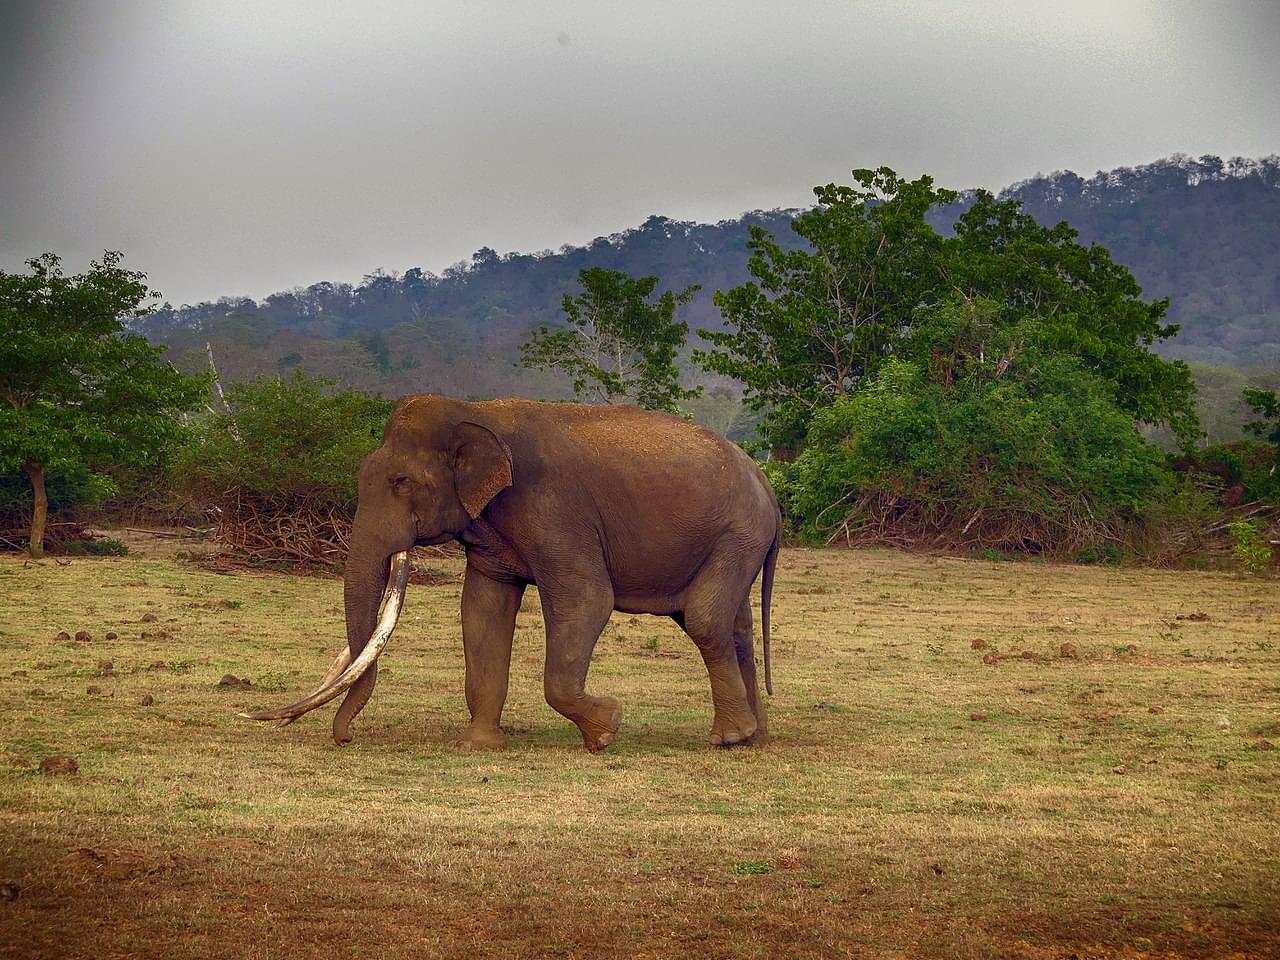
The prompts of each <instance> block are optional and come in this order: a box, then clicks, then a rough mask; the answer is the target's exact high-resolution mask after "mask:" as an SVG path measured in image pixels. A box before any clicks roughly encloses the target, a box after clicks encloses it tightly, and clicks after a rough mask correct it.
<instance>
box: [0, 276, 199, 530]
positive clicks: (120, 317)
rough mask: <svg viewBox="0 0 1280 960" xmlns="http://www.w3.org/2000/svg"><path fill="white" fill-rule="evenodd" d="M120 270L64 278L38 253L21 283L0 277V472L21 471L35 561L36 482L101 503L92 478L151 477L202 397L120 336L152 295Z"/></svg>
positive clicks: (157, 354) (140, 344) (142, 344)
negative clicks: (66, 484)
mask: <svg viewBox="0 0 1280 960" xmlns="http://www.w3.org/2000/svg"><path fill="white" fill-rule="evenodd" d="M121 260H122V257H121V255H120V254H119V253H116V252H113V251H107V252H105V253H104V254H103V255H102V258H101V259H100V260H95V261H93V262H92V263H90V265H89V269H88V271H87V272H85V273H83V274H78V275H75V276H67V275H66V274H65V273H64V272H63V270H62V262H61V260H60V259H59V258H58V257H57V256H55V255H54V254H51V253H47V254H44V255H43V256H40V257H37V258H35V259H33V260H29V261H27V266H28V268H29V271H30V272H28V273H25V274H11V273H3V272H0V343H3V344H4V352H3V354H2V355H0V473H12V472H13V471H15V470H18V469H22V470H23V471H24V472H26V473H27V475H28V477H29V478H30V480H31V484H32V487H33V490H34V492H35V504H36V510H35V511H34V515H33V535H32V545H31V549H32V552H35V553H38V552H39V551H40V549H41V546H40V543H39V542H37V541H39V540H41V539H42V533H43V523H44V517H43V512H42V510H43V508H42V504H43V497H44V482H45V481H44V478H45V476H46V474H47V475H49V476H52V477H56V476H69V475H79V476H84V477H85V478H86V480H85V483H86V490H87V492H89V493H91V494H96V495H101V494H103V493H105V492H106V491H107V489H108V488H109V485H110V483H111V481H110V480H109V478H106V477H104V476H103V475H102V474H101V470H102V468H103V467H105V466H106V465H108V464H123V465H132V466H136V467H151V466H154V465H155V464H156V463H157V462H158V461H159V459H160V457H161V455H162V452H163V451H165V450H166V449H168V448H169V446H170V445H171V444H172V442H173V441H174V438H175V437H176V436H177V435H178V433H179V432H180V430H181V424H180V422H179V419H178V418H179V415H180V414H181V413H183V412H184V411H187V410H190V409H192V408H193V407H195V406H196V405H197V404H198V403H199V402H200V400H201V399H202V398H203V397H204V396H205V394H206V391H207V389H208V382H207V380H206V379H203V378H199V377H196V378H192V377H186V376H184V375H182V374H181V373H179V372H178V371H177V370H175V369H174V368H173V367H172V366H171V365H170V364H167V363H164V362H163V361H162V360H161V359H160V358H161V354H163V352H164V348H163V347H154V346H152V345H151V344H150V343H148V342H147V340H146V339H145V338H143V337H139V336H130V335H128V334H127V331H126V328H125V324H126V323H127V322H130V321H133V320H136V319H138V318H139V317H142V316H145V315H146V314H147V313H148V312H149V311H150V309H151V307H150V306H149V305H148V301H150V300H151V299H152V298H153V297H154V293H153V292H152V291H151V290H150V289H148V287H147V285H146V275H145V274H142V273H139V272H137V271H133V270H126V269H124V267H122V266H121ZM95 475H96V476H95Z"/></svg>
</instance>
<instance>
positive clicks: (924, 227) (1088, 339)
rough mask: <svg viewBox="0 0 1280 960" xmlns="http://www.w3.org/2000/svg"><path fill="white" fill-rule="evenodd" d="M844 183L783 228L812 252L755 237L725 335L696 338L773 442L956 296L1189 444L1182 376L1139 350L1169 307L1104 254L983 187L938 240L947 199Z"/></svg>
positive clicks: (1190, 391)
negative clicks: (758, 411)
mask: <svg viewBox="0 0 1280 960" xmlns="http://www.w3.org/2000/svg"><path fill="white" fill-rule="evenodd" d="M853 176H854V179H855V181H856V182H857V186H856V187H836V186H834V185H828V186H826V187H819V188H817V189H816V190H815V193H816V194H817V197H818V204H817V206H816V207H815V208H814V209H813V210H810V211H807V212H806V213H803V214H801V215H800V216H798V217H797V218H796V219H795V221H793V224H792V226H793V229H794V230H795V231H796V232H797V233H799V234H800V235H801V236H803V237H804V238H805V239H806V240H808V241H809V249H807V250H804V249H801V250H784V249H782V248H781V247H779V245H778V244H777V243H776V242H775V241H774V240H773V238H772V237H771V236H769V235H768V234H766V233H765V232H764V231H763V230H761V229H759V228H755V229H753V230H752V237H751V241H750V246H751V249H752V251H753V253H754V256H753V257H752V258H751V260H750V262H749V264H748V269H749V270H750V272H751V274H752V276H753V277H754V278H755V279H754V281H753V282H749V283H746V284H743V285H741V286H739V287H735V288H734V289H732V290H729V291H725V292H720V293H717V294H716V303H717V305H718V306H719V307H720V309H721V312H722V313H723V315H724V318H725V320H726V322H727V324H728V329H727V330H724V331H711V330H704V331H702V335H703V337H705V338H706V339H707V340H709V341H710V342H711V343H712V344H713V345H714V346H715V347H717V348H719V349H715V350H710V351H700V352H697V353H695V360H697V361H698V362H699V363H701V364H703V365H704V366H705V367H706V368H707V369H709V370H712V371H714V372H716V373H721V374H725V375H728V376H733V377H736V378H738V379H739V380H741V381H742V382H743V383H744V384H746V387H747V397H748V400H749V402H750V403H752V404H753V405H755V406H756V407H757V408H767V409H768V410H769V415H768V418H767V420H766V425H767V431H768V433H769V435H770V439H771V440H772V441H773V442H774V443H775V444H776V445H779V446H784V445H794V444H795V443H796V442H797V441H798V440H799V439H800V438H801V437H802V436H803V433H804V428H805V423H806V421H807V420H808V419H809V417H811V416H813V414H814V412H815V411H817V410H818V409H820V408H821V407H822V406H824V405H826V404H830V403H832V402H834V401H836V400H838V399H839V398H841V397H845V396H847V395H848V394H850V393H851V392H853V391H856V390H858V389H860V387H861V384H862V383H863V382H864V381H865V380H866V379H868V378H870V377H872V376H874V374H875V373H876V370H877V369H878V367H879V365H880V364H881V363H882V362H884V360H885V359H886V358H887V357H890V356H899V355H901V353H902V351H903V350H904V348H906V347H907V346H908V344H910V343H912V342H915V344H916V345H917V347H918V346H920V338H919V334H918V329H917V327H918V322H919V317H920V311H921V310H922V309H928V308H930V307H938V306H941V305H944V304H945V303H947V302H948V301H955V299H956V298H957V295H958V296H959V297H960V298H961V299H964V300H978V299H980V300H983V301H984V302H987V303H989V304H991V305H992V309H991V310H990V311H989V315H988V316H986V317H985V318H984V322H985V323H986V324H988V325H989V326H991V327H992V328H994V329H997V330H1006V329H1011V328H1018V327H1026V326H1027V325H1028V322H1030V323H1031V324H1032V325H1033V328H1034V340H1028V344H1030V345H1034V346H1035V347H1036V348H1037V349H1038V350H1040V351H1041V352H1042V353H1044V354H1045V355H1048V354H1050V353H1059V354H1063V355H1066V356H1070V357H1073V358H1076V359H1077V360H1078V361H1079V363H1080V365H1081V366H1082V368H1084V369H1087V370H1090V371H1092V372H1093V373H1095V374H1097V375H1099V376H1100V377H1102V378H1103V379H1105V380H1106V381H1107V382H1108V383H1109V384H1110V385H1111V389H1112V391H1113V394H1114V401H1115V403H1116V404H1117V405H1118V406H1119V407H1120V409H1122V410H1125V411H1127V412H1129V413H1131V414H1132V415H1133V416H1134V417H1136V418H1137V419H1138V420H1140V421H1142V422H1146V423H1151V424H1163V423H1167V424H1169V425H1170V426H1171V427H1172V428H1173V429H1174V431H1175V433H1176V434H1177V435H1178V436H1179V438H1180V439H1182V440H1183V441H1184V442H1186V441H1189V440H1190V439H1192V438H1193V437H1194V436H1196V435H1197V430H1198V428H1197V422H1196V417H1195V411H1194V407H1193V398H1194V393H1195V387H1194V383H1193V381H1192V379H1191V375H1190V372H1189V371H1188V369H1187V367H1186V365H1185V364H1183V363H1181V362H1172V363H1171V362H1169V361H1165V360H1162V359H1160V358H1159V357H1158V356H1156V355H1155V354H1153V353H1151V352H1150V350H1149V349H1148V348H1149V347H1150V346H1151V345H1152V344H1153V343H1155V342H1157V341H1159V340H1161V339H1163V338H1166V337H1168V336H1171V335H1172V334H1173V333H1174V332H1176V327H1173V326H1169V325H1165V324H1164V323H1163V322H1162V321H1163V317H1164V314H1165V312H1166V310H1167V307H1168V304H1167V302H1166V301H1156V302H1154V303H1146V302H1144V301H1143V300H1141V297H1140V295H1141V290H1140V288H1139V287H1138V285H1137V282H1136V281H1135V280H1134V279H1133V276H1132V275H1131V274H1130V273H1129V272H1128V270H1126V269H1125V268H1124V267H1122V266H1120V265H1119V264H1116V263H1115V262H1114V261H1113V260H1112V259H1111V257H1110V255H1109V254H1108V253H1107V251H1106V250H1105V249H1104V248H1102V247H1099V246H1096V245H1095V246H1090V247H1085V246H1082V245H1080V244H1079V243H1077V242H1076V233H1075V231H1073V230H1072V229H1071V228H1070V227H1069V226H1067V225H1066V224H1059V225H1058V226H1056V227H1053V228H1045V227H1042V226H1040V225H1039V223H1037V222H1036V220H1035V219H1034V218H1032V217H1030V216H1029V215H1027V214H1025V213H1022V212H1021V211H1020V209H1019V205H1018V203H1017V201H1012V200H1007V201H998V200H996V199H995V198H994V197H992V196H991V195H990V194H989V193H985V192H978V193H977V194H975V195H974V197H973V199H972V200H971V202H970V207H969V209H968V210H967V211H966V212H965V213H964V214H963V215H962V216H961V217H960V218H959V221H958V222H957V224H956V228H955V236H954V237H952V238H949V239H945V240H944V239H943V238H942V237H941V236H939V235H938V234H936V233H935V232H934V230H933V228H932V227H931V226H930V225H929V224H928V222H927V219H926V217H927V215H928V214H929V211H930V210H931V209H932V208H934V207H936V206H938V205H940V204H945V203H947V202H950V201H951V200H953V199H954V198H955V196H956V195H955V194H954V193H952V192H950V191H946V190H935V189H934V187H933V184H932V180H930V178H928V177H921V178H920V179H919V180H915V181H910V182H908V181H904V180H901V179H900V178H898V177H897V175H896V174H895V173H894V172H893V171H892V170H889V169H888V168H885V167H882V168H880V169H879V170H875V171H871V170H855V171H854V172H853ZM934 346H942V347H945V344H934Z"/></svg>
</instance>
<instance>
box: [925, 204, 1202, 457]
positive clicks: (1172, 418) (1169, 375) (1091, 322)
mask: <svg viewBox="0 0 1280 960" xmlns="http://www.w3.org/2000/svg"><path fill="white" fill-rule="evenodd" d="M1078 236H1079V235H1078V233H1077V232H1076V230H1074V229H1073V228H1072V227H1071V226H1069V225H1068V224H1067V223H1065V222H1063V223H1059V224H1057V225H1056V226H1053V227H1044V226H1041V225H1040V223H1039V222H1038V221H1037V220H1036V219H1035V218H1034V217H1032V216H1031V215H1030V214H1028V213H1026V212H1024V211H1023V210H1022V205H1021V203H1020V202H1019V201H1017V200H997V199H996V198H995V197H993V196H992V195H991V194H990V193H988V192H987V191H985V190H980V191H978V192H977V193H976V195H975V200H974V203H973V205H972V206H971V207H970V208H969V209H968V210H967V211H966V212H965V213H964V214H963V215H962V216H961V217H960V220H959V222H958V223H957V224H956V226H955V237H954V238H953V239H952V240H950V241H948V244H947V281H948V284H949V286H951V287H952V289H954V290H957V291H959V292H960V293H962V294H963V295H964V296H967V297H983V298H988V299H991V300H994V301H996V302H997V303H999V304H1001V305H1002V311H1001V312H1002V314H1003V315H1004V318H1005V322H1008V323H1019V322H1021V321H1022V319H1023V318H1024V317H1027V316H1031V317H1033V318H1035V319H1036V321H1038V323H1039V324H1040V325H1041V328H1042V331H1043V337H1042V343H1041V345H1042V346H1043V347H1045V348H1047V349H1050V350H1054V351H1059V352H1062V353H1066V354H1070V355H1071V356H1074V357H1076V358H1077V359H1079V360H1080V361H1081V362H1082V363H1083V364H1084V365H1085V366H1086V367H1087V368H1088V369H1091V370H1093V371H1094V372H1096V373H1098V374H1099V375H1101V376H1102V377H1103V378H1104V379H1106V380H1108V381H1110V382H1111V383H1112V384H1114V386H1115V389H1116V401H1117V403H1118V404H1119V406H1120V408H1121V409H1122V410H1124V411H1126V412H1128V413H1131V414H1132V415H1133V416H1134V417H1135V418H1137V419H1138V420H1139V421H1141V422H1143V423H1148V424H1152V425H1168V426H1169V427H1171V428H1172V429H1173V432H1174V434H1175V435H1176V436H1177V437H1178V438H1179V439H1180V440H1182V441H1183V443H1184V444H1189V443H1190V442H1192V441H1193V440H1195V439H1196V438H1197V437H1199V435H1200V424H1199V420H1198V419H1197V417H1196V414H1195V392H1196V388H1195V381H1194V379H1193V378H1192V376H1191V370H1190V369H1189V368H1188V367H1187V365H1186V364H1185V363H1183V362H1182V361H1180V360H1175V361H1172V362H1171V361H1168V360H1164V359H1162V358H1161V357H1159V356H1157V355H1156V354H1154V353H1152V352H1151V350H1150V347H1151V346H1152V345H1154V344H1155V343H1156V342H1158V341H1160V340H1164V339H1167V338H1169V337H1172V336H1173V335H1174V334H1175V333H1177V332H1178V327H1177V326H1176V325H1173V324H1165V323H1164V317H1165V314H1166V313H1167V312H1168V310H1169V301H1168V299H1161V300H1154V301H1151V302H1147V301H1144V300H1143V299H1142V288H1141V287H1140V286H1138V282H1137V280H1135V279H1134V276H1133V274H1132V273H1131V272H1130V271H1129V269H1128V268H1127V267H1124V266H1122V265H1120V264H1118V263H1116V262H1115V261H1114V260H1113V259H1112V258H1111V254H1110V252H1109V251H1108V250H1107V249H1106V248H1105V247H1103V246H1101V245H1099V244H1091V245H1089V246H1087V247H1086V246H1084V245H1083V244H1080V243H1078V242H1077V237H1078Z"/></svg>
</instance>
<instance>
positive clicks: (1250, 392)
mask: <svg viewBox="0 0 1280 960" xmlns="http://www.w3.org/2000/svg"><path fill="white" fill-rule="evenodd" d="M1244 402H1245V403H1246V404H1247V405H1248V407H1249V409H1250V410H1252V411H1253V412H1254V414H1255V415H1256V416H1257V417H1258V419H1257V420H1254V421H1253V422H1251V423H1246V424H1245V425H1244V429H1245V431H1246V432H1247V433H1251V434H1253V435H1254V436H1255V437H1257V438H1258V439H1260V440H1267V441H1269V442H1271V443H1277V444H1280V398H1278V397H1277V394H1276V391H1275V390H1259V389H1257V388H1256V387H1245V388H1244Z"/></svg>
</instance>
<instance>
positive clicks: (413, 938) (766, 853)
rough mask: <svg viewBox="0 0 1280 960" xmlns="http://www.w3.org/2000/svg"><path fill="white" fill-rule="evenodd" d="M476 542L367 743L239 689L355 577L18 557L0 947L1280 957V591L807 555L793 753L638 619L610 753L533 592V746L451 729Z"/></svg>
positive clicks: (800, 554)
mask: <svg viewBox="0 0 1280 960" xmlns="http://www.w3.org/2000/svg"><path fill="white" fill-rule="evenodd" d="M460 569H461V564H460V562H457V561H441V562H440V563H438V564H437V572H439V573H440V574H442V582H440V583H439V584H437V585H434V586H411V587H410V591H409V596H408V601H407V605H406V611H405V615H404V617H403V618H402V620H401V625H400V628H399V630H398V631H397V634H396V636H395V637H394V638H393V640H392V643H391V646H390V648H389V650H388V652H387V654H386V655H385V657H384V658H383V665H384V670H383V672H382V673H381V675H380V680H379V686H378V690H377V693H376V694H375V695H374V699H373V701H372V703H371V704H370V706H369V708H368V709H367V710H366V711H365V712H364V714H363V715H362V716H361V718H360V720H359V722H358V724H357V726H356V740H355V742H354V743H353V744H352V745H351V746H349V747H347V748H344V749H339V748H337V747H335V746H334V745H333V743H332V741H331V740H330V739H329V732H328V721H329V719H330V717H331V715H332V711H331V709H326V710H325V711H323V713H322V715H312V716H310V717H308V718H305V719H304V720H303V721H301V722H299V723H297V724H295V725H293V726H291V727H288V728H286V729H277V728H275V727H272V726H270V725H260V724H254V723H250V722H248V721H245V720H240V719H237V717H236V712H237V711H240V710H245V709H251V708H258V707H262V706H267V705H274V704H276V703H277V702H282V701H285V700H289V699H293V697H294V695H295V694H299V693H302V692H305V690H304V688H307V689H309V688H310V685H312V684H314V683H315V682H316V681H317V680H318V679H319V677H320V675H321V674H322V673H323V671H324V669H325V667H326V666H327V665H328V663H329V661H330V659H331V658H332V656H333V654H334V653H335V652H336V651H337V649H338V645H339V642H340V640H339V638H340V637H341V635H342V634H341V622H340V606H341V584H340V582H338V581H335V580H321V579H306V578H297V577H291V576H285V575H276V574H265V573H264V574H238V575H234V576H228V575H219V574H216V573H212V572H208V571H205V570H202V569H200V568H198V567H196V566H193V565H192V564H190V563H187V562H184V561H182V560H179V559H176V558H174V557H172V556H163V555H155V554H153V555H150V556H130V557H127V558H122V559H76V560H73V561H72V562H71V563H70V565H69V566H59V565H57V564H55V563H54V562H52V561H49V562H46V563H44V564H43V565H39V566H37V565H28V564H25V563H24V562H23V560H22V559H21V558H17V557H12V556H10V557H4V558H0V604H3V610H4V615H3V618H2V619H0V634H2V643H3V649H4V650H5V651H6V654H7V658H8V661H9V663H8V664H7V666H6V668H5V669H4V670H3V671H0V883H3V884H11V885H16V886H17V887H18V888H19V890H18V891H15V890H14V889H13V888H12V887H0V894H3V896H0V956H5V957H9V956H14V957H35V956H40V957H44V956H47V957H96V958H109V957H174V958H215V957H217V958H222V957H262V958H269V957H270V958H275V957H291V956H300V957H310V956H316V957H332V958H338V957H433V956H467V957H495V958H496V957H503V958H520V957H543V956H547V957H594V956H610V957H814V958H817V957H822V958H832V957H847V956H884V957H917V956H944V957H991V956H1018V957H1032V958H1059V957H1061V958H1066V957H1070V956H1073V955H1074V956H1077V957H1081V958H1084V957H1112V956H1148V957H1180V956H1222V955H1227V954H1230V955H1235V956H1241V957H1248V956H1280V826H1278V821H1280V816H1278V815H1280V588H1278V585H1277V584H1276V583H1275V582H1274V581H1271V582H1248V581H1242V580H1238V579H1235V578H1233V577H1231V576H1227V575H1222V574H1205V573H1173V572H1150V571H1139V570H1116V569H1106V568H1083V567H1071V566H1055V565H1042V564H1034V563H1027V564H995V563H987V562H982V561H979V562H966V561H961V560H951V559H945V558H934V557H922V556H913V555H907V554H900V553H893V552H847V551H812V550H798V549H797V550H787V551H784V553H783V555H782V562H781V566H780V570H779V584H778V589H777V592H776V594H775V611H776V612H775V624H776V627H777V629H776V635H775V641H774V657H775V662H774V672H775V678H776V688H777V694H776V696H775V697H773V699H772V701H771V716H770V722H771V726H772V730H773V733H774V734H775V735H776V739H775V741H774V742H773V743H771V744H770V745H768V746H766V747H763V748H754V749H739V750H733V751H714V750H712V749H711V748H709V747H707V746H705V740H706V734H707V730H708V728H709V726H710V718H711V710H710V697H709V693H708V690H707V680H706V674H705V671H704V669H703V667H702V664H701V660H700V659H699V657H698V655H697V652H696V650H695V649H694V647H693V646H692V644H691V643H690V642H689V641H688V640H686V639H685V638H684V637H683V635H682V634H680V633H679V632H678V631H677V630H676V628H675V627H674V625H672V624H671V623H670V622H669V621H665V620H662V621H660V620H657V619H655V618H650V617H628V616H624V615H615V617H614V619H613V621H612V623H611V624H610V626H609V628H608V630H607V632H606V634H605V636H604V638H603V639H602V640H601V643H600V645H599V646H598V648H597V652H596V659H595V665H594V667H593V670H592V674H591V686H592V688H593V689H594V690H596V691H598V692H602V693H610V694H614V695H617V696H619V697H621V698H622V699H623V700H624V702H625V703H626V706H627V716H626V721H625V723H624V726H623V730H622V731H621V733H620V735H619V738H618V741H617V742H616V743H615V745H614V746H613V747H612V748H611V749H610V750H609V751H608V752H607V753H604V754H599V755H594V756H593V755H589V754H587V753H586V752H585V751H583V750H582V748H581V746H580V739H579V736H578V733H577V731H576V729H575V728H574V727H572V726H571V725H570V724H569V723H568V721H566V720H564V719H562V718H561V717H559V716H558V715H557V714H555V713H553V712H552V711H551V709H550V708H549V707H547V706H546V705H545V704H544V703H543V702H542V696H541V669H542V652H541V650H542V632H541V618H540V615H539V613H538V609H537V603H536V595H535V594H534V593H533V591H530V595H529V597H528V599H527V600H526V604H525V608H524V610H523V611H522V612H521V615H520V619H519V628H518V632H517V637H516V652H515V656H514V658H513V667H512V672H513V677H512V690H511V698H510V701H509V704H508V708H507V713H506V718H505V719H506V725H507V727H508V729H509V732H510V733H511V745H510V748H509V749H508V750H507V751H506V752H505V753H501V754H468V753H461V752H457V751H455V750H454V749H453V748H451V747H450V746H449V741H450V738H451V737H452V736H453V735H455V734H456V733H457V732H458V731H459V730H460V729H461V727H462V725H463V722H464V720H465V718H466V708H465V706H464V704H463V699H462V650H461V645H460V641H459V626H458V599H459V593H460V582H459V581H458V580H457V579H456V574H458V573H459V572H460ZM145 614H152V615H154V620H150V621H149V622H142V618H143V616H144V615H145ZM80 630H84V631H88V632H89V633H90V634H91V635H92V639H91V640H87V641H76V640H74V639H72V640H70V641H65V640H64V641H59V640H58V639H57V635H58V633H59V631H67V632H68V633H69V634H71V635H74V634H75V633H76V632H77V631H80ZM108 632H114V633H116V634H118V638H117V639H114V640H107V639H106V635H107V634H108ZM983 644H985V648H983V646H982V645H983ZM1064 645H1067V646H1066V647H1065V649H1064ZM1063 653H1066V654H1067V655H1066V656H1062V655H1061V654H1063ZM1072 654H1074V655H1072ZM105 661H110V664H111V666H110V667H109V668H107V667H105V666H102V665H100V662H105ZM226 673H232V674H235V675H237V676H240V677H247V678H249V679H250V680H251V681H252V686H251V687H249V688H247V689H245V688H239V687H226V686H220V685H219V680H220V678H221V677H222V676H223V675H224V674H226ZM148 696H149V697H151V698H152V702H150V703H148V704H145V705H144V702H143V698H144V697H148ZM1273 743H1274V744H1275V745H1276V747H1277V749H1272V748H1271V744H1273ZM55 755H65V756H69V757H72V758H74V760H75V761H76V762H77V764H78V772H76V773H71V774H54V773H42V772H41V771H40V769H39V768H40V764H41V762H42V760H44V759H46V758H47V757H50V756H55ZM15 893H16V897H15Z"/></svg>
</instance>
